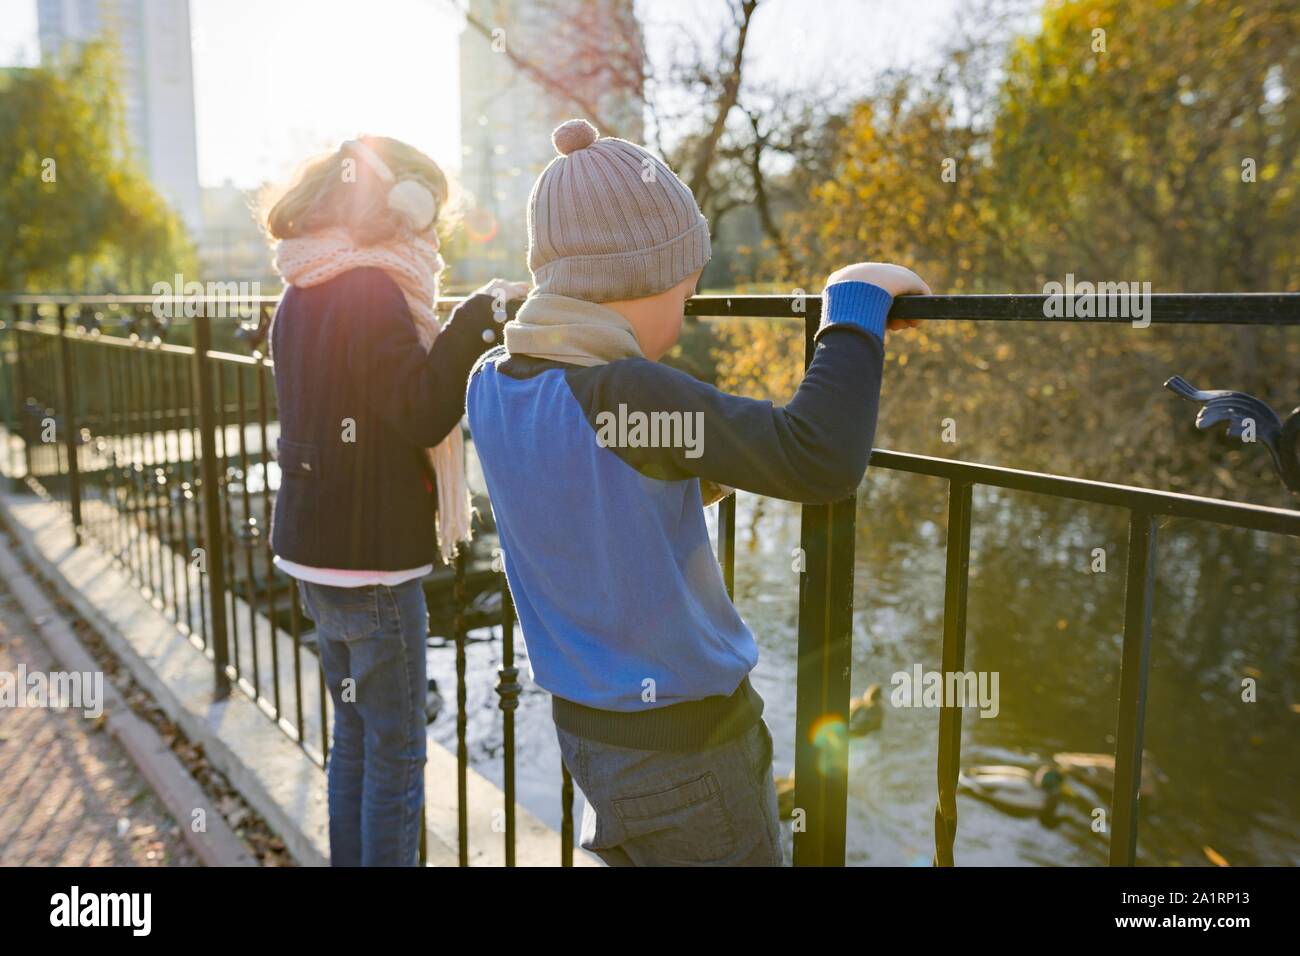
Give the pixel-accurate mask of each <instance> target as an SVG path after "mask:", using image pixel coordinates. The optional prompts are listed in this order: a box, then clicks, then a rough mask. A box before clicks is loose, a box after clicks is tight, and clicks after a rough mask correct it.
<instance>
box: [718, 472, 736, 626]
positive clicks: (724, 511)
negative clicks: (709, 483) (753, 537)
mask: <svg viewBox="0 0 1300 956" xmlns="http://www.w3.org/2000/svg"><path fill="white" fill-rule="evenodd" d="M718 564H720V565H721V566H722V581H723V584H724V585H726V588H727V596H728V597H729V598H731V599H732V600H733V601H734V600H735V598H736V495H735V493H734V492H733V493H732V494H729V495H727V496H726V497H725V498H723V499H722V500H721V501H719V502H718Z"/></svg>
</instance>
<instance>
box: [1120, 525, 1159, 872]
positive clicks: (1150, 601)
mask: <svg viewBox="0 0 1300 956" xmlns="http://www.w3.org/2000/svg"><path fill="white" fill-rule="evenodd" d="M1155 582H1156V520H1155V517H1154V516H1152V515H1149V514H1145V513H1143V512H1139V511H1132V512H1130V513H1129V525H1128V569H1127V573H1126V575H1125V583H1124V646H1123V651H1122V657H1121V664H1120V674H1119V715H1118V725H1117V727H1116V730H1115V789H1114V791H1113V792H1112V794H1111V808H1110V819H1111V834H1110V865H1111V866H1133V865H1134V864H1135V863H1136V862H1137V831H1138V811H1139V805H1138V801H1139V799H1140V792H1141V784H1142V736H1143V731H1144V729H1145V724H1146V706H1147V676H1148V669H1149V665H1150V658H1151V616H1152V612H1153V609H1154V606H1155Z"/></svg>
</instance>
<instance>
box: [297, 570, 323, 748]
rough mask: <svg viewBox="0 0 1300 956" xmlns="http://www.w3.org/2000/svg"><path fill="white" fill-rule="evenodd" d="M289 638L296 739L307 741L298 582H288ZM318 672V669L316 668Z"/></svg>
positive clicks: (321, 717) (321, 716) (321, 718)
mask: <svg viewBox="0 0 1300 956" xmlns="http://www.w3.org/2000/svg"><path fill="white" fill-rule="evenodd" d="M289 637H290V638H291V639H292V640H293V701H294V716H295V718H296V719H297V721H298V739H299V740H300V741H302V742H303V743H306V741H307V724H306V720H305V718H304V716H303V700H302V611H301V609H300V608H299V607H298V582H297V581H296V580H293V579H290V581H289ZM317 670H320V668H317ZM320 720H321V723H322V724H324V723H325V711H324V709H323V708H322V709H321V714H320Z"/></svg>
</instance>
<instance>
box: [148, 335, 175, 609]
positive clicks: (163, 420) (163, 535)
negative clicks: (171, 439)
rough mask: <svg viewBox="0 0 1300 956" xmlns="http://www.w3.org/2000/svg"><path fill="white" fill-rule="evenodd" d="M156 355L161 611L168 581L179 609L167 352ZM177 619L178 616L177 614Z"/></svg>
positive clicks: (155, 450)
mask: <svg viewBox="0 0 1300 956" xmlns="http://www.w3.org/2000/svg"><path fill="white" fill-rule="evenodd" d="M155 354H156V355H157V356H158V359H157V362H156V364H157V366H158V376H157V378H158V381H157V384H156V386H155V388H156V389H157V391H156V393H155V397H156V399H157V401H156V402H155V403H153V404H154V405H156V407H157V409H158V412H157V414H158V418H157V422H156V426H157V427H155V428H154V429H153V461H154V467H153V473H154V495H155V496H156V497H157V499H158V502H159V504H160V505H161V508H160V511H161V514H160V515H159V517H160V518H162V519H163V520H162V521H161V522H160V523H159V525H158V561H159V563H160V564H161V565H162V566H163V575H162V581H163V612H164V613H166V611H167V579H168V577H170V578H171V592H172V605H173V607H176V606H179V602H178V600H177V597H176V593H177V592H176V589H177V587H178V585H177V582H176V561H175V559H174V556H173V555H172V553H171V552H172V551H173V547H172V546H173V544H174V543H175V542H174V535H173V533H172V528H173V515H172V509H171V507H170V505H171V497H170V493H171V477H170V475H169V474H168V469H167V379H166V377H165V375H164V373H163V369H164V368H165V367H166V364H167V353H166V352H164V351H162V349H157V350H156V351H155ZM177 616H178V617H179V613H178V614H177Z"/></svg>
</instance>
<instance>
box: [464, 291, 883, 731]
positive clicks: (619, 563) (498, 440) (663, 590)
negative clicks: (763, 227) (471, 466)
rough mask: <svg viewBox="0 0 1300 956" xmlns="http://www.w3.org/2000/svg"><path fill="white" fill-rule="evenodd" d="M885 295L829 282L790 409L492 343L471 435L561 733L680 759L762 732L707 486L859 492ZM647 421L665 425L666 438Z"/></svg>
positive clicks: (476, 386) (479, 374)
mask: <svg viewBox="0 0 1300 956" xmlns="http://www.w3.org/2000/svg"><path fill="white" fill-rule="evenodd" d="M891 301H892V300H891V298H890V296H889V294H888V293H887V292H885V291H884V290H883V289H880V288H878V287H876V286H873V285H868V284H866V283H862V282H850V283H837V284H836V285H834V286H831V287H830V288H829V289H828V290H827V291H826V308H825V311H824V318H823V322H822V327H821V328H820V329H819V331H818V334H817V339H816V349H815V355H814V358H813V361H812V363H811V365H810V366H809V368H808V370H807V372H806V374H805V376H804V379H803V382H802V384H801V385H800V386H799V389H798V391H797V392H796V394H795V395H794V397H793V398H792V399H791V400H790V402H789V404H787V405H785V406H784V407H777V406H775V405H773V404H772V403H771V402H768V401H756V400H753V399H748V398H741V397H738V396H735V395H728V394H726V393H723V392H721V391H719V390H718V389H716V388H713V387H712V386H710V385H707V384H705V383H703V382H700V381H698V380H696V379H694V378H692V377H690V376H689V375H686V374H685V373H683V372H680V371H677V370H674V369H672V368H669V367H668V366H665V365H660V364H657V363H655V362H650V361H647V360H645V359H641V358H633V359H624V360H620V361H616V362H611V363H609V364H605V365H598V366H595V367H590V368H588V367H577V366H571V365H564V364H561V363H557V362H552V361H545V360H540V359H535V358H531V357H527V356H511V355H509V354H507V353H506V352H505V351H504V350H503V349H496V350H494V351H492V352H489V353H488V354H487V355H486V356H484V358H483V360H482V361H480V363H479V364H478V366H477V367H476V368H475V371H474V372H473V373H472V374H471V376H470V385H469V394H468V402H467V405H468V411H469V422H470V429H471V431H472V432H473V434H474V444H475V447H476V449H477V451H478V456H479V459H480V461H481V463H482V467H483V473H484V476H485V477H486V480H487V485H488V491H489V494H490V496H491V500H492V510H493V513H494V514H495V516H496V522H497V528H498V530H499V532H500V535H501V543H502V549H503V551H504V554H505V561H506V575H507V578H508V579H509V583H510V590H511V594H512V595H513V597H514V600H515V604H516V606H517V608H518V613H519V621H520V625H521V628H522V630H523V635H524V640H525V642H526V643H527V646H528V656H529V661H530V664H531V667H532V672H533V679H534V680H536V682H537V683H538V684H539V685H541V686H542V687H543V688H545V689H546V690H548V691H550V692H551V694H552V695H553V697H554V699H555V712H556V719H557V722H559V723H561V725H562V726H567V727H569V728H570V729H573V730H575V731H577V732H580V733H585V734H587V735H589V736H593V737H596V738H598V739H604V740H606V741H608V742H610V743H616V744H622V745H628V746H641V747H649V748H663V749H678V748H683V747H694V746H702V745H705V744H707V743H712V742H714V741H716V740H717V739H718V738H719V737H720V736H721V737H727V736H730V735H732V734H734V733H739V732H741V731H743V730H744V729H747V727H748V726H751V725H752V724H753V722H754V721H755V720H757V719H758V716H759V715H760V714H761V710H762V702H761V700H758V698H757V695H756V694H754V693H753V691H752V689H751V688H749V686H748V681H747V679H746V678H747V675H748V674H749V672H750V671H751V670H752V669H753V667H754V665H755V664H756V663H757V661H758V648H757V646H756V644H755V642H754V636H753V634H752V633H751V632H750V629H749V627H748V626H747V625H746V624H745V622H744V620H743V619H742V618H741V616H740V614H739V613H738V612H737V611H736V608H735V607H734V605H732V603H731V601H730V599H729V598H728V597H727V593H726V590H725V588H724V585H723V580H722V574H721V571H720V569H719V567H718V563H717V560H716V559H715V557H714V553H713V548H712V544H711V542H710V540H709V536H708V532H707V528H706V525H705V520H704V510H703V506H702V502H701V497H700V482H699V479H701V478H707V479H711V480H713V481H715V482H718V483H720V484H724V485H730V486H732V487H734V488H739V489H743V490H746V491H752V492H756V493H758V494H761V495H767V496H772V497H778V498H785V499H788V500H792V501H803V502H833V501H838V500H840V499H842V498H845V497H847V496H848V495H850V494H852V493H853V492H854V491H855V490H856V488H857V486H858V484H859V482H860V481H861V480H862V475H863V473H864V471H865V470H866V466H867V459H868V457H869V455H870V453H871V443H872V438H873V436H874V432H875V423H876V408H877V401H878V398H879V393H880V380H881V372H882V366H883V360H884V347H883V336H884V323H885V316H886V314H887V312H888V311H889V306H890V303H891ZM637 413H643V414H644V416H645V417H644V418H642V417H641V416H639V415H638V414H637ZM656 413H658V414H659V415H660V418H658V419H655V418H654V417H653V416H654V415H655V414H656ZM674 416H675V417H674ZM638 421H640V422H641V424H642V425H646V424H647V423H656V426H657V427H658V428H659V429H663V428H665V427H667V429H668V432H667V433H661V434H659V437H660V438H662V439H666V440H660V441H655V440H653V437H652V434H651V433H652V432H654V431H655V429H654V428H651V429H649V430H646V429H644V428H643V429H640V430H638V424H637V423H638ZM688 424H689V426H690V430H688V429H687V426H688ZM673 427H676V428H677V431H676V433H673V432H672V428H673ZM688 439H690V440H689V441H688ZM683 705H685V706H683ZM656 711H661V712H668V714H667V715H665V714H664V713H660V714H659V715H658V716H654V713H655V712H656ZM620 715H623V716H621V717H620Z"/></svg>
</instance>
